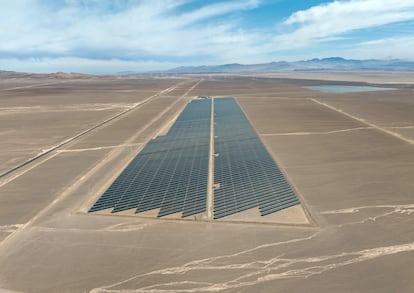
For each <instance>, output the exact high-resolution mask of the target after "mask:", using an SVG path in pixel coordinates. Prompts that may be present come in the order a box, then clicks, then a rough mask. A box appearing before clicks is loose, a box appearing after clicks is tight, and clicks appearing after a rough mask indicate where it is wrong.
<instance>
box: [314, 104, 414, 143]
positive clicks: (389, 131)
mask: <svg viewBox="0 0 414 293" xmlns="http://www.w3.org/2000/svg"><path fill="white" fill-rule="evenodd" d="M310 100H311V101H312V102H315V103H317V104H319V105H322V106H325V107H326V108H329V109H331V110H333V111H336V112H339V113H341V114H343V115H345V116H347V117H349V118H352V119H354V120H356V121H359V122H361V123H363V124H365V125H368V126H370V127H372V128H375V129H376V130H379V131H382V132H384V133H386V134H389V135H391V136H393V137H395V138H398V139H400V140H402V141H405V142H408V143H409V144H414V140H413V139H409V138H406V137H404V136H402V135H401V134H399V133H396V132H394V131H391V130H388V129H386V128H384V127H381V126H379V125H376V124H374V123H372V122H369V121H367V120H365V119H363V118H359V117H356V116H354V115H352V114H349V113H347V112H345V111H343V110H341V109H338V108H336V107H334V106H331V105H328V104H326V103H324V102H321V101H318V100H317V99H313V98H311V99H310Z"/></svg>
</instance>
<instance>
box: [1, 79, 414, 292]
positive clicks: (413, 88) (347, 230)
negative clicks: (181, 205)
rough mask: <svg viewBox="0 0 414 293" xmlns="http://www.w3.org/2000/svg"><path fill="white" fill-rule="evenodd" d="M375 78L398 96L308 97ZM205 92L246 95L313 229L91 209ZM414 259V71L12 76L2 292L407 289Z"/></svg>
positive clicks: (5, 147) (5, 140)
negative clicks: (327, 88)
mask: <svg viewBox="0 0 414 293" xmlns="http://www.w3.org/2000/svg"><path fill="white" fill-rule="evenodd" d="M365 82H370V83H373V84H374V85H378V86H392V87H393V88H395V90H392V91H378V92H359V93H326V92H320V91H315V90H310V89H307V88H305V86H310V85H325V84H346V85H352V84H357V85H366V83H365ZM390 83H392V85H390ZM197 96H213V97H224V96H232V97H235V98H236V100H237V102H238V103H239V105H240V106H241V108H242V110H243V111H244V113H245V114H246V116H247V118H248V119H249V120H250V122H251V123H252V125H253V126H254V128H255V129H256V131H257V133H258V134H259V136H260V138H261V139H262V141H263V142H264V143H265V145H266V147H267V149H268V151H269V152H270V153H271V154H272V156H273V157H274V158H275V160H276V161H277V163H278V164H279V166H280V167H281V168H282V169H283V171H284V173H285V174H286V176H287V177H288V179H289V182H290V183H291V184H292V186H294V188H295V190H296V191H297V192H298V195H299V196H300V199H301V202H302V205H303V206H304V209H305V210H306V213H307V217H308V220H309V221H308V223H307V224H305V225H302V224H295V223H282V224H274V223H267V224H261V223H240V222H237V223H235V222H233V223H230V222H226V221H215V222H209V221H179V220H175V219H151V218H143V217H136V216H131V215H123V216H122V215H121V216H114V215H108V214H106V215H105V214H90V213H87V210H88V208H89V207H90V206H91V205H92V204H93V203H94V202H95V200H96V199H97V198H98V197H99V196H100V195H101V194H102V192H103V191H104V189H105V186H107V185H108V182H111V181H112V180H114V178H115V177H116V176H117V174H119V173H120V172H121V171H122V169H123V168H124V167H125V166H126V164H127V163H128V162H129V161H130V160H131V159H132V158H133V157H134V156H135V155H136V154H137V153H138V152H139V150H140V149H141V148H142V147H143V146H144V145H145V144H146V143H147V142H148V141H149V140H150V139H151V138H153V137H155V136H157V135H158V134H160V133H163V132H165V129H166V128H168V125H171V122H172V121H173V119H174V118H175V117H176V116H177V115H178V114H179V113H180V111H181V110H182V109H183V108H184V107H185V105H186V103H187V102H188V101H189V100H190V99H192V98H194V97H197ZM413 263H414V75H413V74H407V73H398V74H397V73H389V74H388V73H381V74H374V73H359V74H355V73H346V74H345V73H344V74H339V73H338V74H323V73H318V74H311V73H307V74H299V73H298V74H297V75H295V74H294V73H292V74H289V75H286V74H280V75H277V74H270V75H269V74H267V75H264V74H263V75H254V76H249V75H247V74H245V75H191V76H162V77H160V76H153V77H151V76H95V77H93V76H72V77H59V76H58V77H56V76H43V77H34V76H30V75H29V76H24V77H20V76H12V77H7V76H2V77H1V80H0V291H1V292H3V291H4V292H42V293H48V292H93V293H98V292H295V293H296V292H303V293H305V292H306V293H309V292H338V293H345V292H346V293H349V292H375V293H381V292H384V293H385V292H407V293H408V292H413V291H414V279H413V278H412V276H413V274H414V268H413V265H412V264H413Z"/></svg>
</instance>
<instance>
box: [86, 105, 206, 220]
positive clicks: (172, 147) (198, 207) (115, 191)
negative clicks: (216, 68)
mask: <svg viewBox="0 0 414 293" xmlns="http://www.w3.org/2000/svg"><path fill="white" fill-rule="evenodd" d="M210 118H211V100H210V99H202V100H193V101H191V103H189V104H188V105H187V106H186V107H185V109H184V110H183V112H182V113H181V114H180V115H179V117H178V118H177V120H176V122H175V123H174V124H173V126H172V127H171V128H170V130H169V131H168V133H167V135H165V136H162V137H157V138H156V139H154V140H151V141H150V142H149V143H148V144H147V145H146V146H145V147H144V149H142V150H141V152H140V153H139V154H138V155H137V156H136V157H135V158H134V160H133V161H132V162H131V163H130V164H129V165H128V167H126V168H125V170H124V171H123V172H122V173H121V174H120V175H119V177H118V178H117V179H116V180H115V181H114V182H113V183H112V185H111V186H110V187H109V188H108V189H107V190H106V191H105V193H104V194H103V195H102V196H101V197H100V198H99V199H98V201H97V202H96V203H95V204H94V205H93V206H92V207H91V208H90V210H89V212H95V211H99V210H104V209H108V208H112V213H117V212H120V211H124V210H129V209H136V213H141V212H145V211H148V210H153V209H156V208H159V209H160V211H159V214H158V217H162V216H166V215H169V214H174V213H179V212H181V213H182V217H188V216H191V215H195V214H199V213H202V212H205V210H206V193H207V175H208V156H209V142H210Z"/></svg>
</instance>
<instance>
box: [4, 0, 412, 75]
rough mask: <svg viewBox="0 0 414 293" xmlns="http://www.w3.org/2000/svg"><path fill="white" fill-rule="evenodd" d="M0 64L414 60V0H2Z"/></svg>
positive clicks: (48, 67) (50, 68)
mask: <svg viewBox="0 0 414 293" xmlns="http://www.w3.org/2000/svg"><path fill="white" fill-rule="evenodd" d="M1 12H2V17H1V19H0V40H1V41H0V70H16V71H30V72H55V71H67V72H85V73H115V72H119V71H125V70H133V71H148V70H161V69H168V68H172V67H176V66H182V65H184V66H186V65H205V64H207V65H211V64H225V63H236V62H237V63H244V64H249V63H261V62H271V61H279V60H288V61H293V60H303V59H311V58H323V57H331V56H340V57H344V58H354V59H371V58H376V59H390V58H399V59H406V60H414V49H413V48H414V0H393V1H389V0H337V1H321V0H306V1H300V0H243V1H239V0H229V1H223V0H214V1H199V0H136V1H134V0H112V1H109V0H107V1H106V0H14V1H2V3H1Z"/></svg>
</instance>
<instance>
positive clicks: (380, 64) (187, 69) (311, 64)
mask: <svg viewBox="0 0 414 293" xmlns="http://www.w3.org/2000/svg"><path fill="white" fill-rule="evenodd" d="M289 71H414V61H405V60H399V59H390V60H375V59H371V60H352V59H344V58H341V57H330V58H323V59H318V58H315V59H310V60H302V61H293V62H287V61H278V62H270V63H261V64H249V65H245V64H239V63H232V64H223V65H203V66H182V67H177V68H173V69H170V70H167V71H166V73H174V74H197V73H243V72H245V73H249V72H250V73H254V72H258V73H259V72H289Z"/></svg>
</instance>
